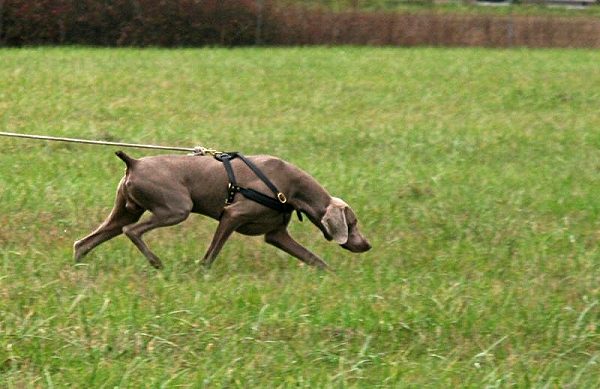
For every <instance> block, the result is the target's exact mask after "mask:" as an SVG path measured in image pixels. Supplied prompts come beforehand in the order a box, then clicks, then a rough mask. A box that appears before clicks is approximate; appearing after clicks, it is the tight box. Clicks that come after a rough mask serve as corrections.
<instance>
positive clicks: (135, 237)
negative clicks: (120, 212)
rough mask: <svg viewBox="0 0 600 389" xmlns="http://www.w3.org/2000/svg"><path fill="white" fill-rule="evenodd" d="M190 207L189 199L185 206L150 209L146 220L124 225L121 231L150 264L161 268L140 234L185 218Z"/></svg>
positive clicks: (159, 262)
mask: <svg viewBox="0 0 600 389" xmlns="http://www.w3.org/2000/svg"><path fill="white" fill-rule="evenodd" d="M191 209H192V205H191V201H190V204H189V207H185V208H184V207H181V208H177V209H170V208H158V209H154V210H152V216H151V217H150V218H149V219H148V220H144V221H142V222H140V223H136V224H130V225H128V226H125V227H124V228H123V233H124V234H125V235H126V236H127V237H128V238H129V239H130V240H131V241H132V242H133V244H134V245H135V246H136V247H137V248H138V249H139V250H140V251H141V252H142V254H144V256H145V257H146V258H147V259H148V262H150V265H152V266H153V267H154V268H156V269H161V268H162V267H163V265H162V262H161V261H160V259H159V258H158V257H157V256H156V254H154V253H153V252H152V251H151V250H150V248H149V247H148V246H147V245H146V243H145V242H144V241H143V240H142V235H143V234H145V233H146V232H148V231H150V230H153V229H155V228H159V227H167V226H172V225H175V224H178V223H181V222H182V221H184V220H185V219H187V217H188V216H189V214H190V212H191Z"/></svg>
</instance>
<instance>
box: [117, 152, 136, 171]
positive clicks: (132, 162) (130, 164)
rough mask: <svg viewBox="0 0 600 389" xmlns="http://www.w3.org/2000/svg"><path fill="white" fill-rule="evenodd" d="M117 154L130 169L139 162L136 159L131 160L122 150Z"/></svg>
mask: <svg viewBox="0 0 600 389" xmlns="http://www.w3.org/2000/svg"><path fill="white" fill-rule="evenodd" d="M115 154H116V155H117V157H119V158H121V159H122V160H123V162H125V165H127V168H128V169H130V168H132V167H133V166H134V165H135V164H136V162H137V161H138V160H137V159H135V158H131V157H130V156H129V155H127V154H125V153H124V152H123V151H121V150H119V151H117V152H116V153H115Z"/></svg>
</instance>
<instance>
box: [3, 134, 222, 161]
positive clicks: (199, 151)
mask: <svg viewBox="0 0 600 389" xmlns="http://www.w3.org/2000/svg"><path fill="white" fill-rule="evenodd" d="M0 136H6V137H12V138H26V139H36V140H46V141H57V142H70V143H81V144H91V145H102V146H119V147H134V148H138V149H153V150H170V151H187V152H191V153H193V154H194V155H212V156H216V155H220V154H222V152H220V151H217V150H215V149H209V148H206V147H202V146H196V147H174V146H158V145H148V144H138V143H123V142H109V141H103V140H89V139H77V138H65V137H59V136H47V135H33V134H18V133H15V132H3V131H0Z"/></svg>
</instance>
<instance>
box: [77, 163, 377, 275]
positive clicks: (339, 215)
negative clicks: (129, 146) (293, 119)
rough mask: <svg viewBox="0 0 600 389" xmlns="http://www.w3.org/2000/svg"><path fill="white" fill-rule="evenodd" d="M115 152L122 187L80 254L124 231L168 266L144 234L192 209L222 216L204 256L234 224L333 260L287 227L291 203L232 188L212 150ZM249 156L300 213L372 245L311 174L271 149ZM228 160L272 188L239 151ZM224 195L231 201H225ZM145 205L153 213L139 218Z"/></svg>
mask: <svg viewBox="0 0 600 389" xmlns="http://www.w3.org/2000/svg"><path fill="white" fill-rule="evenodd" d="M116 154H117V155H118V156H119V158H121V159H122V160H123V161H124V162H125V164H126V165H127V169H126V172H125V176H124V177H123V178H122V179H121V182H120V183H119V187H118V188H117V196H116V200H115V205H114V208H113V210H112V211H111V213H110V215H109V216H108V218H107V219H106V220H105V221H104V222H103V223H102V224H101V225H100V226H99V227H98V228H97V229H96V230H95V231H94V232H92V233H91V234H89V235H88V236H86V237H85V238H83V239H81V240H78V241H77V242H75V244H74V246H73V248H74V257H75V260H76V261H77V262H79V261H80V260H81V258H83V256H85V255H86V254H87V253H88V252H90V251H91V250H92V249H93V248H94V247H96V246H98V245H99V244H101V243H102V242H105V241H107V240H109V239H112V238H114V237H115V236H117V235H120V234H121V233H124V234H125V235H126V236H127V237H128V238H129V239H131V241H132V242H133V243H134V244H135V245H136V246H137V248H138V249H139V250H140V251H141V252H142V253H143V254H144V255H145V256H146V258H147V259H148V261H149V262H150V264H151V265H152V266H154V267H155V268H162V263H161V261H160V259H159V258H158V257H157V256H156V255H155V254H154V253H153V252H152V251H151V250H150V249H149V248H148V246H147V245H146V243H144V241H143V240H142V235H143V234H144V233H146V232H148V231H150V230H152V229H155V228H158V227H165V226H171V225H175V224H178V223H181V222H182V221H184V220H185V219H186V218H187V217H188V216H189V214H190V213H191V212H193V213H199V214H203V215H206V216H209V217H211V218H213V219H216V220H218V221H219V225H218V227H217V231H216V232H215V235H214V237H213V239H212V242H211V244H210V247H209V248H208V250H207V252H206V254H205V255H204V260H203V264H204V265H205V266H207V267H210V265H211V264H212V262H213V261H214V260H215V258H216V257H217V255H218V254H219V251H220V250H221V248H222V247H223V245H224V244H225V241H226V240H227V239H228V238H229V236H230V235H231V234H232V233H233V232H234V231H237V232H239V233H242V234H245V235H264V236H265V241H266V242H267V243H269V244H271V245H273V246H275V247H277V248H280V249H281V250H283V251H285V252H287V253H288V254H290V255H292V256H294V257H296V258H298V259H300V260H301V261H303V262H305V263H307V264H309V265H313V266H317V267H319V268H326V267H327V264H326V263H325V262H323V260H321V259H320V258H319V257H318V256H316V255H315V254H313V253H311V252H310V251H308V250H307V249H306V248H304V247H303V246H302V245H300V244H299V243H298V242H296V241H295V240H294V239H292V237H291V236H290V235H289V234H288V232H287V225H288V223H289V222H290V219H291V215H292V213H291V211H289V212H281V211H277V210H274V209H271V208H269V207H267V206H265V205H262V204H259V203H258V202H256V201H253V200H251V199H249V198H246V196H242V195H241V194H237V195H235V196H234V194H232V192H230V191H228V181H229V183H230V184H231V179H230V178H231V177H228V173H227V171H226V169H225V168H224V166H223V165H224V163H222V162H221V161H219V160H217V159H215V158H212V157H208V156H193V155H163V156H154V157H145V158H141V159H134V158H132V157H130V156H128V155H127V154H125V153H124V152H122V151H119V152H117V153H116ZM243 158H244V159H245V157H243ZM247 160H249V161H251V164H253V165H254V166H255V167H258V168H259V169H260V172H262V173H263V174H264V176H266V177H268V178H269V180H271V186H273V185H276V186H277V187H278V188H279V190H280V193H279V195H280V197H281V198H280V201H281V202H285V203H286V206H287V207H290V208H289V209H291V210H296V211H297V212H298V215H299V216H300V215H301V213H303V214H305V215H306V216H307V217H308V219H309V220H310V221H311V222H312V223H313V224H314V225H316V226H317V227H318V228H319V229H320V230H321V231H322V232H323V235H324V236H325V238H326V239H327V240H333V241H335V242H336V243H338V244H340V245H341V246H342V247H343V248H345V249H347V250H349V251H352V252H355V253H360V252H364V251H367V250H369V249H370V248H371V245H370V244H369V242H368V241H367V239H366V238H365V237H364V236H363V235H362V234H361V233H360V231H359V230H358V227H357V219H356V216H355V214H354V212H353V211H352V209H351V208H350V207H349V206H348V204H346V203H345V202H344V201H342V200H341V199H339V198H336V197H332V196H330V195H329V194H328V193H327V191H326V190H325V189H324V188H323V187H322V186H321V185H319V184H318V183H317V181H315V179H314V178H312V177H311V176H310V175H308V174H307V173H305V172H304V171H302V170H300V169H299V168H297V167H295V166H293V165H292V164H290V163H288V162H285V161H282V160H280V159H278V158H275V157H271V156H252V157H248V158H247ZM229 163H230V166H231V169H232V171H233V172H235V176H236V177H237V183H236V184H237V185H239V186H240V187H245V188H252V189H251V190H253V191H254V192H261V193H268V192H269V185H268V183H265V182H264V181H263V180H261V179H260V178H259V177H258V176H257V174H256V173H255V171H253V170H252V169H251V168H250V166H249V165H248V164H245V163H244V162H243V161H242V160H240V159H239V158H238V159H232V160H231V161H230V162H229ZM260 172H259V173H260ZM228 178H229V180H228ZM229 188H231V185H229ZM236 188H237V189H239V187H236ZM283 194H285V195H283ZM226 199H227V200H229V201H226V204H224V200H226ZM282 199H283V200H282ZM145 211H150V213H151V214H152V215H151V216H150V217H149V218H148V219H147V220H143V221H141V222H138V221H139V219H140V217H141V216H142V214H143V213H144V212H145Z"/></svg>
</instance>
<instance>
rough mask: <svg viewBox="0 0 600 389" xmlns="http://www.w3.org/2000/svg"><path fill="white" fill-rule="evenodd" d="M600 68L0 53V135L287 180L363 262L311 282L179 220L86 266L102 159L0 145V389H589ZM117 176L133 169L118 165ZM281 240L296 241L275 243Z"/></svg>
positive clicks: (519, 59) (253, 55)
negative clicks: (270, 164) (276, 172)
mask: <svg viewBox="0 0 600 389" xmlns="http://www.w3.org/2000/svg"><path fill="white" fill-rule="evenodd" d="M598 63H600V52H598V51H575V50H572V51H569V50H483V49H452V50H447V49H427V48H423V49H372V48H310V49H308V48H306V49H268V48H264V49H235V50H228V49H202V50H158V49H156V50H155V49H147V50H133V49H121V50H110V49H86V48H66V49H52V48H44V49H35V48H33V49H22V50H0V69H1V70H0V128H1V130H2V131H14V132H26V133H39V134H53V135H61V136H72V137H84V138H90V139H108V140H121V141H129V142H144V143H155V144H166V145H180V146H194V145H196V144H202V145H206V146H211V147H216V148H220V149H225V150H240V151H243V152H244V153H246V154H257V153H269V154H274V155H278V156H281V157H282V158H284V159H286V160H289V161H291V162H293V163H294V164H296V165H298V166H300V167H301V168H303V169H305V170H306V171H308V172H310V173H311V174H312V175H313V176H314V177H316V178H317V179H318V180H319V181H320V182H321V183H322V184H323V185H325V187H326V188H328V190H329V191H330V192H331V193H332V194H334V195H337V196H339V197H342V198H344V199H345V200H346V201H347V202H348V203H350V204H351V205H352V206H353V208H354V209H355V211H356V212H357V214H358V215H359V218H360V222H361V227H362V230H363V232H364V233H365V234H366V235H367V236H368V237H369V239H370V240H371V243H372V244H373V246H374V248H373V249H372V250H371V251H370V252H368V253H365V254H363V255H359V256H356V255H353V254H351V253H349V252H346V251H344V250H342V249H340V248H338V247H336V245H335V244H332V243H328V242H326V241H325V240H324V239H322V237H321V234H320V232H319V231H318V230H317V229H316V228H315V227H314V226H312V225H311V224H310V223H308V222H307V221H305V222H304V223H299V222H298V221H296V220H294V221H293V223H292V226H291V231H292V234H293V235H294V236H295V237H296V238H297V239H298V240H299V241H300V242H303V243H305V244H306V245H307V246H308V247H309V248H310V249H312V250H313V251H314V252H316V253H318V254H319V255H321V256H322V257H323V258H324V259H325V260H326V261H327V262H329V264H330V265H332V267H333V268H334V269H335V270H336V274H335V275H332V274H327V273H321V272H318V271H315V270H314V269H311V268H307V267H305V266H301V265H299V263H298V261H296V260H294V259H292V258H291V257H289V256H287V255H284V254H282V253H280V252H278V251H276V250H275V249H274V248H272V247H270V246H267V245H265V244H264V243H263V242H262V240H261V239H258V238H248V237H243V236H234V237H233V238H232V239H231V240H230V241H229V242H228V243H227V245H226V246H225V248H224V250H223V252H222V253H221V255H220V257H219V258H218V259H217V261H216V262H215V265H214V266H213V268H212V269H211V270H210V271H203V270H200V269H199V266H198V264H197V260H198V259H199V258H200V257H201V256H202V254H203V252H204V250H205V249H206V247H207V245H208V243H209V241H210V238H211V236H212V233H213V231H214V229H215V228H216V223H215V222H214V221H212V220H209V219H207V218H203V217H199V216H195V217H191V218H190V219H189V220H188V221H186V222H185V223H184V224H181V225H178V226H175V227H171V228H168V229H161V230H157V231H154V232H152V233H150V234H148V235H147V237H146V238H147V239H146V241H147V242H148V244H149V245H150V247H152V248H153V249H154V250H155V251H156V252H157V253H158V255H159V256H161V258H162V259H163V262H164V263H165V266H166V268H165V269H164V270H163V271H155V270H153V269H152V268H150V266H149V265H148V264H147V262H146V260H145V259H144V258H143V257H142V255H141V254H140V253H139V252H138V251H137V249H135V247H134V246H133V245H132V244H131V243H130V242H129V241H128V240H127V239H125V238H123V237H119V238H116V239H114V240H112V241H110V242H107V243H105V244H104V245H101V246H99V247H98V248H97V249H96V250H95V251H94V252H92V253H91V254H90V255H89V256H88V257H87V258H86V261H85V263H84V264H82V265H77V266H75V265H74V263H73V261H72V259H71V245H72V243H73V241H75V240H76V239H78V238H81V237H82V236H84V235H86V234H87V233H89V232H90V231H91V230H92V229H93V228H95V227H96V226H97V225H98V224H99V223H100V222H101V221H102V220H103V218H104V217H105V216H106V215H107V213H108V212H109V210H110V209H111V207H112V201H113V198H114V189H115V187H116V185H117V183H118V181H119V179H120V177H121V175H122V172H123V164H122V162H121V161H120V160H118V159H117V158H116V157H115V156H114V155H113V152H114V151H115V149H114V148H110V147H98V146H83V145H70V144H60V143H52V144H50V143H43V142H39V141H37V142H36V141H25V140H13V139H8V138H0V387H8V388H22V387H67V386H73V387H82V388H83V387H107V388H108V387H110V388H112V387H116V386H118V387H161V388H162V387H164V388H166V387H415V388H416V387H425V386H427V387H440V388H448V387H473V388H479V387H484V386H486V387H509V386H517V387H547V388H553V387H571V388H576V387H581V388H592V387H598V386H600V306H599V304H598V303H599V299H600V283H599V281H600V269H599V264H600V251H599V248H598V245H599V242H600V220H599V216H600V196H599V195H598V188H599V184H600V180H599V178H598V177H599V170H600V155H599V153H600V115H599V114H598V110H599V107H600V88H598V86H599V85H600V71H599V70H598V69H599V68H598ZM130 154H132V155H134V156H142V155H148V154H151V153H149V152H145V151H142V150H131V152H130ZM294 219H295V218H294Z"/></svg>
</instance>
